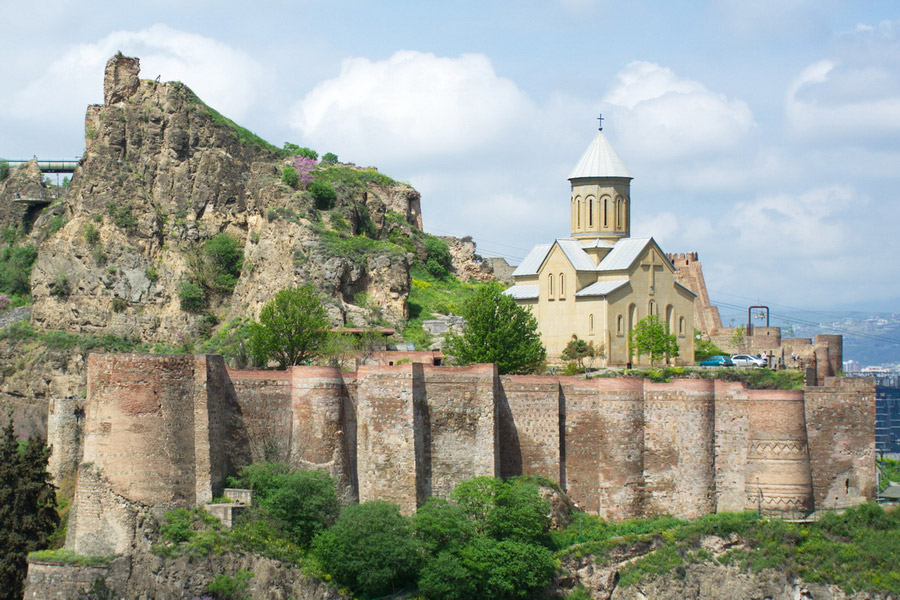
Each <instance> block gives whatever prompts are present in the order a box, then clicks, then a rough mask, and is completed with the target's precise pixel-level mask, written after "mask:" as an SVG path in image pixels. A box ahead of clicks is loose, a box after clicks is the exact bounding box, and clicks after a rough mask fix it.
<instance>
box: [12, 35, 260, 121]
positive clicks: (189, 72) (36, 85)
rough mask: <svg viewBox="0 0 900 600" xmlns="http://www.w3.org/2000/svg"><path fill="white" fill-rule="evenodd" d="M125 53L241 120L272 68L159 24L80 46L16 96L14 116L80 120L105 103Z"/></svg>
mask: <svg viewBox="0 0 900 600" xmlns="http://www.w3.org/2000/svg"><path fill="white" fill-rule="evenodd" d="M120 50H121V51H122V52H123V53H124V54H126V55H129V56H137V57H138V58H140V59H141V77H144V78H149V79H152V78H155V77H157V76H160V78H161V79H162V80H163V81H169V80H180V81H184V82H185V83H187V84H188V85H189V86H190V87H191V89H193V90H194V91H195V92H196V93H197V95H198V96H200V98H202V99H203V100H204V101H205V102H207V103H208V104H209V105H211V106H212V107H214V108H215V109H216V110H218V111H219V112H221V113H223V114H225V115H227V116H228V117H230V118H232V119H235V120H239V119H241V118H242V117H244V116H246V115H247V114H248V112H249V111H250V109H251V108H252V107H253V106H254V104H255V103H256V102H257V99H258V97H259V95H260V93H261V90H262V89H263V88H265V87H266V85H267V83H268V81H269V75H268V71H267V69H266V68H265V67H264V66H263V65H262V64H260V63H259V62H257V61H255V60H254V59H252V58H250V57H249V56H248V55H247V54H245V53H244V52H242V51H240V50H236V49H234V48H232V47H231V46H228V45H227V44H223V43H222V42H219V41H216V40H214V39H211V38H208V37H204V36H201V35H196V34H193V33H187V32H183V31H178V30H176V29H172V28H171V27H168V26H167V25H163V24H157V25H153V26H152V27H149V28H147V29H142V30H140V31H116V32H113V33H110V34H109V35H107V36H106V37H104V38H103V39H101V40H99V41H97V42H94V43H89V44H79V45H77V46H74V47H73V48H71V49H70V50H69V51H68V52H66V53H65V54H63V55H62V56H61V57H60V58H59V59H58V60H56V61H54V62H52V63H50V64H49V65H48V67H47V69H46V71H45V72H44V73H43V74H42V75H41V76H40V77H38V78H37V79H35V80H33V81H31V82H30V83H29V84H28V85H27V86H25V87H24V89H22V90H21V91H20V92H19V93H17V94H16V95H15V97H14V100H13V102H12V107H11V108H12V112H13V113H14V114H16V115H17V116H19V117H21V118H28V119H38V118H40V119H42V120H44V119H47V118H50V119H54V118H55V119H58V120H59V121H60V122H65V123H71V122H72V121H74V122H79V121H80V120H81V117H82V115H83V111H84V107H85V106H86V105H87V104H91V103H101V102H102V101H103V67H104V65H105V64H106V61H107V59H109V57H111V56H112V55H113V54H115V53H116V52H117V51H120Z"/></svg>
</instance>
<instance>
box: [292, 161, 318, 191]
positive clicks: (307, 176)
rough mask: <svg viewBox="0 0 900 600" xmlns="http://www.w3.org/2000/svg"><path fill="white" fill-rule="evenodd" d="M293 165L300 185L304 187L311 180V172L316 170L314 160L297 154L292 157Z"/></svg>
mask: <svg viewBox="0 0 900 600" xmlns="http://www.w3.org/2000/svg"><path fill="white" fill-rule="evenodd" d="M293 165H294V171H295V172H296V173H297V178H298V179H299V181H300V183H302V184H303V185H306V184H307V183H309V182H310V181H312V180H313V175H312V172H313V170H314V169H315V168H316V159H314V158H309V157H307V156H303V155H302V154H298V155H297V156H295V157H294V162H293Z"/></svg>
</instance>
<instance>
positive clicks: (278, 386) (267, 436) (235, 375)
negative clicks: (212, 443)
mask: <svg viewBox="0 0 900 600" xmlns="http://www.w3.org/2000/svg"><path fill="white" fill-rule="evenodd" d="M228 376H229V377H230V378H231V383H232V385H233V387H234V390H235V394H236V395H237V401H238V404H240V410H241V414H242V415H243V421H244V427H245V428H246V430H247V435H248V437H249V440H250V444H249V450H250V454H251V458H252V460H253V461H262V460H273V461H278V462H288V461H289V459H290V451H291V444H290V440H291V429H292V426H291V424H292V416H291V408H292V407H291V374H290V372H288V371H262V370H254V371H250V370H237V369H228Z"/></svg>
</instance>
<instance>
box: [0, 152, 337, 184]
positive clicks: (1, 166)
mask: <svg viewBox="0 0 900 600" xmlns="http://www.w3.org/2000/svg"><path fill="white" fill-rule="evenodd" d="M335 159H337V157H335ZM7 177H9V161H7V160H4V159H2V158H0V181H3V180H4V179H6V178H7Z"/></svg>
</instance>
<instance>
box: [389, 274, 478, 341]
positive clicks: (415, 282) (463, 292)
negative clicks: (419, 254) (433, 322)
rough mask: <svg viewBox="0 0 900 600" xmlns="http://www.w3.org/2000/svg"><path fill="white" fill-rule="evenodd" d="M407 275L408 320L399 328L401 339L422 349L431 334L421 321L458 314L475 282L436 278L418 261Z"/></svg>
mask: <svg viewBox="0 0 900 600" xmlns="http://www.w3.org/2000/svg"><path fill="white" fill-rule="evenodd" d="M410 278H411V285H410V289H409V298H408V299H407V303H408V306H409V321H408V322H407V325H406V328H405V329H404V330H403V339H405V340H407V341H409V342H412V343H414V344H415V345H416V348H426V347H428V345H429V344H430V343H431V336H430V335H429V334H428V332H426V331H425V329H424V328H423V327H422V323H423V322H424V321H427V320H429V319H433V318H435V316H436V315H438V314H442V315H447V314H454V315H458V314H460V313H461V312H462V309H463V306H464V305H465V303H466V301H467V300H468V299H469V298H471V297H472V296H473V295H474V294H475V290H476V289H477V287H478V284H476V283H465V282H462V281H460V280H459V279H457V278H456V277H453V276H452V275H449V276H447V277H444V278H442V279H438V278H436V277H434V276H433V275H431V274H430V273H429V272H428V271H426V270H425V267H424V266H422V265H421V264H419V263H416V264H414V265H413V266H412V268H411V269H410Z"/></svg>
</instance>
